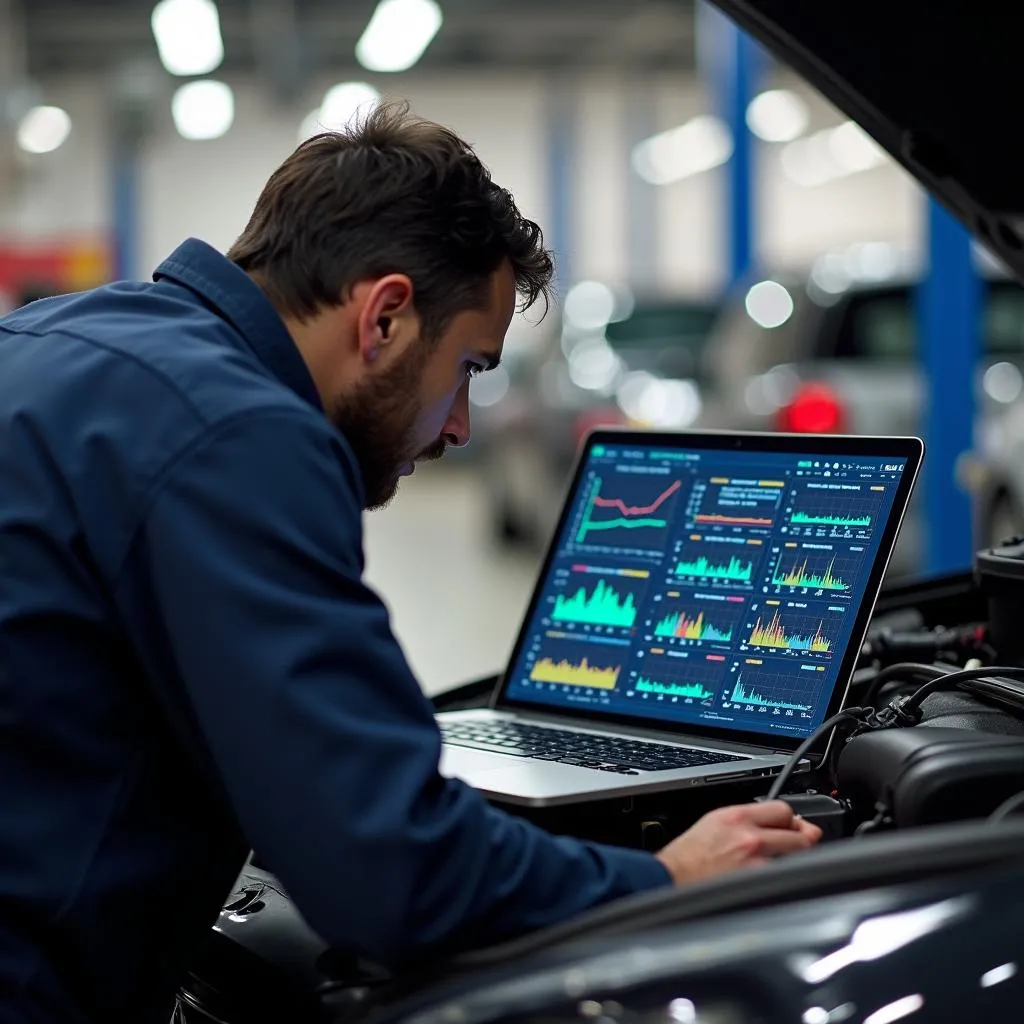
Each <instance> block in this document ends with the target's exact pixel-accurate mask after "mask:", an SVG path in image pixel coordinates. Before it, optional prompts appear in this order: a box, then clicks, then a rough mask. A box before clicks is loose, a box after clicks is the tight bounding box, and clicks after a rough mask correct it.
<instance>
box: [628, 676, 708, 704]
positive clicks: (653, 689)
mask: <svg viewBox="0 0 1024 1024" xmlns="http://www.w3.org/2000/svg"><path fill="white" fill-rule="evenodd" d="M634 689H635V690H636V692H637V693H654V694H658V695H659V696H662V697H683V698H686V699H689V700H711V698H712V697H713V696H714V693H712V692H711V690H708V689H707V688H706V687H704V686H702V685H701V684H700V683H685V682H684V683H661V682H658V680H656V679H648V678H647V677H646V676H640V678H639V679H637V681H636V684H635V686H634Z"/></svg>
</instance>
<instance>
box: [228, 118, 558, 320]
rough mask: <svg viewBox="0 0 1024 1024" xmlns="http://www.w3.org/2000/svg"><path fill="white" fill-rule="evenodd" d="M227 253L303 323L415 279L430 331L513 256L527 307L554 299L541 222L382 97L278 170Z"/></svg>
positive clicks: (462, 150) (444, 140)
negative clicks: (381, 282)
mask: <svg viewBox="0 0 1024 1024" xmlns="http://www.w3.org/2000/svg"><path fill="white" fill-rule="evenodd" d="M228 258H229V259H231V260H233V261H234V262H235V263H237V264H238V265H239V266H240V267H241V268H242V269H243V270H247V271H249V272H252V273H254V275H255V276H256V277H257V279H258V280H259V282H260V284H261V286H262V287H263V288H264V290H265V291H266V293H267V295H268V297H269V298H270V300H271V302H273V303H274V305H275V307H276V308H277V309H278V310H279V311H280V312H281V313H283V314H286V315H290V316H293V317H295V318H297V319H299V320H304V319H307V318H308V317H310V316H313V315H315V314H316V312H317V311H318V310H319V309H321V308H322V307H324V306H337V305H339V304H341V303H343V302H344V301H345V300H346V298H347V295H348V292H349V290H350V289H351V288H352V286H353V285H354V284H355V283H356V282H357V281H360V280H364V279H366V278H372V277H380V276H383V275H385V274H389V273H403V274H407V275H408V276H409V278H410V279H411V280H412V283H413V288H414V302H415V305H416V310H417V312H418V313H419V316H420V319H421V321H422V323H423V331H424V334H425V335H426V336H427V337H428V338H436V337H437V336H438V335H439V334H441V333H442V332H443V331H444V329H445V327H446V326H447V324H448V322H449V321H450V320H451V318H452V317H453V316H454V315H455V314H456V313H459V312H461V311H462V310H464V309H474V308H481V307H483V306H485V305H486V303H487V299H488V295H489V282H490V279H491V277H492V275H493V274H494V272H495V271H496V270H497V269H498V268H499V267H500V266H501V265H502V263H503V262H504V261H506V260H507V261H508V262H509V264H510V265H511V267H512V270H513V272H514V274H515V281H516V290H517V292H518V293H519V295H520V296H521V298H522V300H523V301H522V304H521V305H522V307H523V308H527V307H529V306H531V305H532V304H533V303H534V302H535V301H536V300H537V299H538V298H540V297H541V296H543V297H544V299H545V303H547V301H548V300H549V299H550V287H551V278H552V275H553V272H554V267H553V263H552V259H551V254H550V253H549V252H548V251H547V250H546V249H545V248H544V238H543V235H542V233H541V229H540V228H539V227H538V226H537V224H535V223H534V222H533V221H531V220H527V219H526V218H525V217H524V216H523V215H522V214H521V213H520V212H519V210H518V208H517V207H516V204H515V200H514V199H513V198H512V195H511V193H509V192H508V191H507V190H506V189H503V188H501V187H500V186H499V185H496V184H495V183H494V182H493V181H492V180H491V176H490V173H489V172H488V170H487V168H486V167H484V165H483V164H482V163H481V162H480V160H479V158H478V157H477V156H476V154H475V153H474V152H473V150H472V149H471V148H470V146H469V145H468V144H467V143H466V142H464V141H463V140H462V139H461V138H459V136H458V135H456V134H455V133H454V132H453V131H451V130H449V129H448V128H444V127H442V126H441V125H437V124H433V123H432V122H430V121H424V120H421V119H420V118H417V117H414V116H413V115H411V114H410V112H409V107H408V105H407V104H405V103H382V104H380V105H378V106H377V107H375V108H374V109H373V110H372V111H371V112H370V113H369V114H368V115H366V116H365V117H363V118H362V119H359V120H357V121H355V122H354V123H352V124H351V125H350V126H349V127H348V128H346V129H345V130H343V131H339V132H325V133H323V134H320V135H317V136H315V137H314V138H312V139H309V140H308V141H307V142H305V143H303V144H302V145H301V146H299V148H298V149H297V150H296V151H295V152H294V153H293V154H292V155H291V156H290V157H289V158H288V159H287V160H286V161H285V162H284V163H283V164H282V165H281V167H279V168H278V169H277V171H275V172H274V174H273V176H272V177H271V178H270V180H269V181H268V182H267V185H266V187H265V188H264V190H263V193H262V195H261V196H260V197H259V200H258V201H257V203H256V209H255V210H254V211H253V215H252V217H251V219H250V220H249V224H248V226H247V227H246V229H245V231H244V232H243V234H242V236H241V237H240V238H239V239H238V241H237V242H235V244H234V245H233V246H232V247H231V249H230V250H229V252H228Z"/></svg>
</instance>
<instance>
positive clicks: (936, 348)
mask: <svg viewBox="0 0 1024 1024" xmlns="http://www.w3.org/2000/svg"><path fill="white" fill-rule="evenodd" d="M927 225H928V254H929V271H928V275H927V277H926V278H925V280H924V281H923V282H922V284H921V288H920V294H919V296H918V300H919V301H918V323H919V337H920V339H921V344H920V351H921V362H922V367H923V370H924V376H925V386H926V392H925V393H926V406H925V414H924V420H925V422H924V425H923V427H924V437H925V440H926V443H927V446H928V454H927V456H926V459H925V465H924V470H923V472H922V478H921V485H922V488H923V491H924V494H923V497H924V514H925V520H926V528H925V535H926V562H925V569H926V571H928V572H933V573H941V572H947V571H951V570H956V569H964V568H967V567H969V566H970V564H971V561H972V558H973V554H974V543H973V540H974V538H973V528H972V517H971V504H970V499H969V497H968V495H967V494H966V493H965V492H964V491H963V490H962V489H961V488H960V487H959V486H958V485H957V482H956V478H955V473H956V463H957V459H958V458H959V456H960V455H961V454H962V453H963V452H966V451H969V450H970V449H971V448H972V446H973V440H974V437H973V435H974V378H975V373H976V369H977V366H978V358H979V348H980V338H979V334H980V327H981V281H980V279H979V277H978V273H977V271H976V269H975V267H974V262H973V257H972V251H971V238H970V235H969V234H968V232H967V231H966V230H965V229H964V228H963V227H962V226H961V225H960V223H959V222H958V221H957V220H955V219H954V218H953V217H952V216H951V215H950V214H949V213H947V212H946V210H945V208H943V207H942V206H940V205H939V204H938V203H936V202H935V201H934V200H931V199H930V200H928V215H927Z"/></svg>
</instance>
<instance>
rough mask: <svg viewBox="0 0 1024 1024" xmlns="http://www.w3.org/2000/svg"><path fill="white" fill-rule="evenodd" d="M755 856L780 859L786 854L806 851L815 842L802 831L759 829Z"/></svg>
mask: <svg viewBox="0 0 1024 1024" xmlns="http://www.w3.org/2000/svg"><path fill="white" fill-rule="evenodd" d="M812 827H813V826H812ZM758 840H759V843H758V848H757V851H756V855H757V856H762V857H782V856H784V855H785V854H787V853H797V852H799V851H800V850H807V849H809V848H810V847H811V846H813V845H814V843H815V842H816V840H815V839H813V838H811V836H809V835H807V834H806V833H805V832H804V831H803V830H802V829H792V828H761V829H759V830H758Z"/></svg>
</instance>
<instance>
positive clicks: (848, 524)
mask: <svg viewBox="0 0 1024 1024" xmlns="http://www.w3.org/2000/svg"><path fill="white" fill-rule="evenodd" d="M789 521H790V522H791V523H792V524H793V525H794V526H841V527H845V528H847V529H851V528H853V527H861V528H862V529H866V528H867V527H869V526H870V525H871V516H812V515H808V514H807V513H806V512H794V513H793V515H792V516H791V517H790V520H789Z"/></svg>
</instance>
